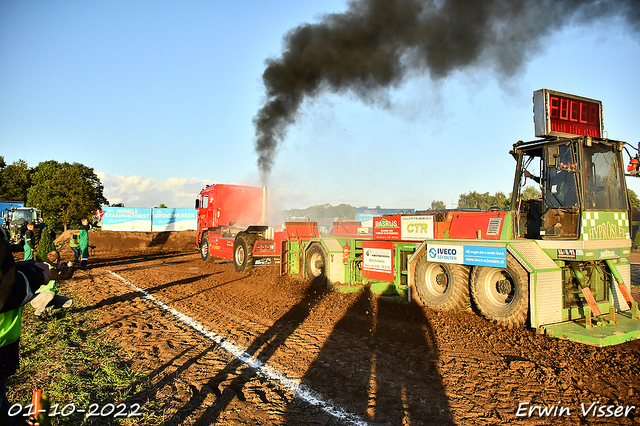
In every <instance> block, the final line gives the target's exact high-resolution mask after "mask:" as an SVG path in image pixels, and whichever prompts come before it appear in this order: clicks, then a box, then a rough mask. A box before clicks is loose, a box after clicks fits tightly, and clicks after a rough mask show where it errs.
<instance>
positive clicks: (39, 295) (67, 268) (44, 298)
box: [31, 250, 73, 321]
mask: <svg viewBox="0 0 640 426" xmlns="http://www.w3.org/2000/svg"><path fill="white" fill-rule="evenodd" d="M45 264H46V265H47V266H48V267H49V272H50V274H51V279H50V281H49V284H47V285H44V286H42V287H40V288H39V289H38V291H36V297H34V298H33V300H32V301H31V306H33V308H34V309H35V312H34V313H33V315H34V319H35V320H36V321H40V320H41V319H42V314H43V313H44V312H45V311H47V312H49V311H51V310H52V309H58V308H69V307H71V305H73V299H71V298H69V297H65V296H61V295H59V294H58V285H57V282H58V281H61V280H68V279H70V278H72V277H73V267H72V264H71V262H60V253H58V252H57V251H55V250H54V251H51V252H49V253H48V254H47V261H46V262H45Z"/></svg>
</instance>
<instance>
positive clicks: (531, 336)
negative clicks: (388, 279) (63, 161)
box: [62, 232, 640, 425]
mask: <svg viewBox="0 0 640 426" xmlns="http://www.w3.org/2000/svg"><path fill="white" fill-rule="evenodd" d="M194 238H195V237H194V235H193V233H191V232H182V233H171V234H169V233H164V234H140V233H138V234H136V233H107V232H92V233H91V236H90V240H91V244H95V245H96V246H97V248H96V249H95V251H94V253H93V254H92V257H91V259H90V269H89V270H88V271H87V272H85V273H78V274H76V277H75V278H74V279H73V280H71V281H69V282H67V283H65V284H64V285H63V290H62V291H63V292H64V288H65V286H69V288H71V289H72V290H73V291H74V292H76V293H77V294H79V295H81V297H82V299H83V302H81V303H79V304H78V306H77V307H75V308H72V309H76V310H90V311H94V312H97V313H99V317H100V318H101V324H102V327H104V328H105V329H106V330H108V332H109V333H110V334H111V335H112V336H113V339H114V341H115V342H117V343H118V344H119V345H120V346H121V347H122V348H123V349H124V350H126V351H128V352H129V353H132V354H133V359H134V360H135V364H134V365H135V368H139V369H143V370H147V371H150V372H151V374H150V386H149V387H148V389H146V390H145V391H144V392H141V393H140V394H138V395H135V397H134V398H133V399H131V400H137V401H139V402H141V403H142V404H150V401H154V403H155V404H156V406H159V407H161V408H160V409H159V411H162V413H158V414H159V415H160V414H161V415H162V417H163V419H164V423H163V424H166V425H178V424H184V425H209V424H230V425H237V424H240V425H259V424H265V425H267V424H269V425H271V424H290V425H297V424H319V425H341V424H353V423H356V424H358V423H359V424H370V425H400V424H412V425H421V424H438V425H440V424H443V425H446V424H456V425H493V424H512V423H518V424H563V425H565V424H586V425H589V424H632V423H636V424H637V423H639V422H640V364H639V363H638V357H639V356H640V341H639V342H631V343H625V344H622V345H617V346H611V347H606V348H595V347H590V346H587V345H584V344H578V343H573V342H570V341H564V340H558V339H552V338H548V337H545V336H543V335H539V334H536V333H535V332H534V331H532V330H528V329H505V328H501V327H499V326H495V325H492V324H490V323H489V322H487V321H486V320H484V319H483V318H481V317H480V316H478V315H477V314H475V313H474V312H465V313H460V314H447V313H442V312H436V311H432V310H430V309H427V308H420V307H418V306H416V305H413V304H401V303H396V302H393V301H389V300H385V299H384V298H380V297H377V296H375V295H372V294H371V293H369V292H368V291H366V290H365V291H360V292H357V293H351V294H343V293H338V292H334V291H328V290H326V289H325V288H322V287H318V286H315V285H313V284H311V283H309V282H305V281H298V280H294V279H291V278H289V277H281V276H279V275H278V272H277V269H276V268H275V267H272V266H269V267H263V268H257V269H254V270H252V271H251V272H249V273H244V274H239V273H236V272H235V271H234V268H233V265H232V264H231V263H227V262H216V263H204V262H202V261H201V260H200V255H199V253H198V252H197V250H196V249H195V246H194V245H193V242H194ZM63 253H64V254H65V255H66V256H67V257H69V255H70V253H71V252H70V251H69V250H68V248H65V249H63ZM634 256H635V255H634ZM638 257H639V260H640V256H638ZM132 284H133V285H135V286H137V288H139V289H143V290H144V292H146V293H147V294H148V295H150V296H152V297H153V298H154V299H155V300H158V301H161V302H163V303H164V304H166V305H167V306H168V307H170V308H173V309H175V310H177V311H179V312H181V313H183V314H185V315H187V316H189V317H191V318H193V319H195V320H196V321H197V322H198V323H199V324H201V325H202V326H204V327H206V329H208V330H209V331H210V338H208V337H205V336H203V335H202V334H200V333H199V332H197V331H195V330H194V329H193V328H192V327H190V326H187V325H184V324H182V323H181V322H179V321H178V320H177V319H176V317H175V316H174V314H172V313H169V312H167V311H166V310H163V309H162V308H160V307H159V306H158V305H157V304H155V303H154V302H153V301H151V300H149V299H150V298H149V297H146V296H145V293H143V292H141V291H139V290H138V289H136V288H134V287H132V286H131V285H132ZM637 290H638V288H637V287H635V288H634V293H635V297H636V299H640V297H639V296H640V295H639V294H638V292H637ZM71 312H73V311H71ZM212 338H213V339H216V338H218V339H224V342H225V344H228V343H232V344H234V345H236V348H238V347H239V348H241V349H240V350H241V351H244V352H245V354H244V355H240V358H238V357H237V356H235V355H232V354H230V353H229V352H228V351H227V350H225V349H223V348H222V347H221V346H220V345H219V344H218V343H215V342H214V341H213V340H211V339H212ZM236 355H237V354H236ZM243 356H244V357H247V358H248V360H247V359H246V358H243ZM241 359H242V360H241ZM248 364H252V366H249V365H248ZM256 364H257V365H256ZM296 382H300V383H301V384H302V385H301V386H300V387H298V388H296V386H295V383H296ZM292 383H294V384H292ZM593 403H596V404H597V406H600V405H606V406H614V407H613V408H612V409H611V413H612V414H615V411H613V410H615V408H616V407H630V406H635V408H633V409H630V408H629V409H628V410H627V413H628V416H627V417H618V418H616V417H613V416H612V417H608V418H607V417H597V416H598V413H597V412H596V413H595V416H594V415H593V413H592V411H590V412H589V413H588V414H584V413H583V412H582V411H583V409H582V404H583V405H584V407H585V408H584V409H585V410H586V409H588V408H589V407H591V406H592V404H593ZM532 407H538V408H534V411H533V413H532V415H531V417H528V414H529V413H530V410H529V409H530V408H532ZM554 407H558V408H557V409H555V408H554ZM543 408H546V409H549V410H550V412H551V413H550V414H551V415H546V416H542V417H540V416H539V414H540V409H543ZM561 409H562V410H561ZM625 409H626V408H622V410H623V412H624V410H625ZM519 410H520V413H523V412H524V413H525V416H523V417H522V416H517V415H516V414H517V413H518V411H519ZM523 410H524V411H523ZM619 412H620V411H618V413H619ZM603 413H604V415H605V416H606V415H607V414H608V413H607V412H606V410H605V411H604V412H603Z"/></svg>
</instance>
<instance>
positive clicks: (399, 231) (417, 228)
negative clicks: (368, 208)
mask: <svg viewBox="0 0 640 426" xmlns="http://www.w3.org/2000/svg"><path fill="white" fill-rule="evenodd" d="M373 237H374V238H375V239H377V240H393V241H400V240H403V241H424V240H428V239H433V237H434V233H433V216H386V217H375V218H373Z"/></svg>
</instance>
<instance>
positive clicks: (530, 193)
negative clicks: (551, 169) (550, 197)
mask: <svg viewBox="0 0 640 426" xmlns="http://www.w3.org/2000/svg"><path fill="white" fill-rule="evenodd" d="M521 196H522V199H523V200H536V199H538V198H540V197H542V193H541V192H540V191H539V190H537V189H536V188H534V187H533V186H527V187H526V188H525V189H524V191H522V194H521Z"/></svg>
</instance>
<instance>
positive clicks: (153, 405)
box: [7, 295, 162, 425]
mask: <svg viewBox="0 0 640 426" xmlns="http://www.w3.org/2000/svg"><path fill="white" fill-rule="evenodd" d="M73 297H74V307H72V308H70V309H67V310H56V311H54V312H52V313H51V314H50V315H49V316H48V317H47V318H46V319H45V320H44V321H41V322H35V321H33V320H32V316H33V309H32V308H31V306H30V305H27V306H26V307H25V309H24V311H23V318H22V335H21V338H20V368H19V369H18V372H17V373H16V374H15V375H14V376H12V377H10V378H9V380H8V383H7V395H8V397H9V401H10V403H11V404H16V403H18V404H21V405H22V406H25V405H27V404H29V403H31V396H32V394H33V391H34V390H35V389H42V390H43V392H44V393H45V394H47V395H48V397H49V400H50V403H51V405H52V408H53V407H55V404H57V410H58V413H60V414H58V415H57V416H56V417H55V418H54V419H52V424H53V425H89V424H100V425H106V424H114V425H116V424H117V425H160V424H162V418H161V416H160V417H159V414H158V413H159V412H161V410H159V408H160V407H158V405H159V403H158V402H155V401H154V400H153V399H152V400H150V398H149V397H148V392H147V391H145V390H146V389H148V388H149V385H148V372H142V371H135V370H134V369H133V368H132V365H133V362H132V359H131V356H130V355H129V354H127V353H125V352H124V351H123V350H122V349H121V348H120V347H119V346H117V344H115V343H114V342H113V339H112V338H110V337H109V336H108V335H107V333H106V331H105V330H104V329H103V328H101V327H100V324H99V322H98V320H97V314H96V313H93V312H92V311H90V312H87V311H84V310H82V309H78V306H79V307H80V308H82V307H83V306H85V305H86V304H85V303H83V301H82V299H81V298H79V297H78V296H77V295H73ZM92 404H94V405H93V406H92ZM111 404H112V405H111ZM136 404H137V405H136ZM136 406H139V409H138V410H137V413H138V414H139V416H135V417H122V416H115V414H116V413H121V414H129V413H131V412H132V411H133V410H135V408H136ZM92 408H93V409H94V411H95V412H96V417H87V416H86V413H78V410H87V412H89V411H90V410H91V409H92ZM74 411H75V412H74ZM101 411H102V414H101ZM62 413H64V414H67V415H62ZM108 413H110V414H108ZM104 414H108V415H104Z"/></svg>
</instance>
